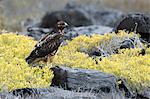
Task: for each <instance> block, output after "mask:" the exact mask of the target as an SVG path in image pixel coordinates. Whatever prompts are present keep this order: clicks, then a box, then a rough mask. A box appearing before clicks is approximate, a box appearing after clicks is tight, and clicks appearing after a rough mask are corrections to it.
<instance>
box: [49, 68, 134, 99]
mask: <svg viewBox="0 0 150 99" xmlns="http://www.w3.org/2000/svg"><path fill="white" fill-rule="evenodd" d="M51 69H52V71H53V72H54V78H53V79H52V84H51V86H55V87H56V86H57V87H61V88H64V89H66V90H71V91H74V90H75V91H81V92H86V91H90V92H91V93H95V94H98V95H101V94H105V95H106V94H113V93H118V94H120V95H123V94H122V91H124V93H125V94H126V97H133V94H132V92H131V91H130V90H129V88H128V86H127V85H126V84H125V82H124V81H122V80H120V79H118V78H117V77H116V76H114V75H111V74H107V73H104V72H100V71H96V70H87V69H78V68H75V69H72V68H68V67H57V66H56V67H53V68H51ZM118 80H119V81H121V82H123V83H120V84H119V83H118ZM121 84H122V85H121Z"/></svg>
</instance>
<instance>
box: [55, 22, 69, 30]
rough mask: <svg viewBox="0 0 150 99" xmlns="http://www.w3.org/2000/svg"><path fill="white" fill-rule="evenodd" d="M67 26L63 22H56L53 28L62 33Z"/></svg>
mask: <svg viewBox="0 0 150 99" xmlns="http://www.w3.org/2000/svg"><path fill="white" fill-rule="evenodd" d="M68 26H69V25H68V24H67V23H66V22H64V21H58V22H57V23H56V25H55V28H56V29H58V30H60V31H63V30H64V29H65V28H66V27H68Z"/></svg>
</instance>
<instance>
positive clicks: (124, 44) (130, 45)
mask: <svg viewBox="0 0 150 99" xmlns="http://www.w3.org/2000/svg"><path fill="white" fill-rule="evenodd" d="M126 48H128V49H130V48H135V45H134V40H133V39H127V40H124V41H123V42H121V46H120V49H126Z"/></svg>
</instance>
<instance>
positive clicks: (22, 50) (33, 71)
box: [0, 33, 53, 91]
mask: <svg viewBox="0 0 150 99" xmlns="http://www.w3.org/2000/svg"><path fill="white" fill-rule="evenodd" d="M35 43H36V41H34V40H33V39H32V38H29V37H26V36H23V35H17V34H14V33H6V34H1V35H0V91H2V90H3V89H4V88H7V89H8V90H12V89H16V88H26V87H46V86H49V85H50V78H52V76H53V75H52V72H49V68H48V67H46V66H45V67H44V68H43V69H40V68H38V67H36V68H31V67H29V66H28V64H27V63H26V62H25V57H27V55H29V53H30V51H31V50H32V48H33V47H34V45H35Z"/></svg>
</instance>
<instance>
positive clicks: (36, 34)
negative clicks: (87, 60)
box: [22, 25, 112, 40]
mask: <svg viewBox="0 0 150 99" xmlns="http://www.w3.org/2000/svg"><path fill="white" fill-rule="evenodd" d="M27 30H28V32H22V34H25V35H28V36H31V37H33V38H34V39H36V40H39V39H40V38H41V37H42V36H43V35H44V34H46V33H48V32H50V31H51V29H48V28H39V27H30V28H28V29H27ZM111 31H112V28H110V27H107V26H100V25H91V26H83V27H73V28H69V29H67V31H66V32H67V33H66V34H65V39H68V40H70V39H72V38H74V37H77V36H79V35H88V36H90V35H92V34H104V33H109V32H111Z"/></svg>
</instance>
